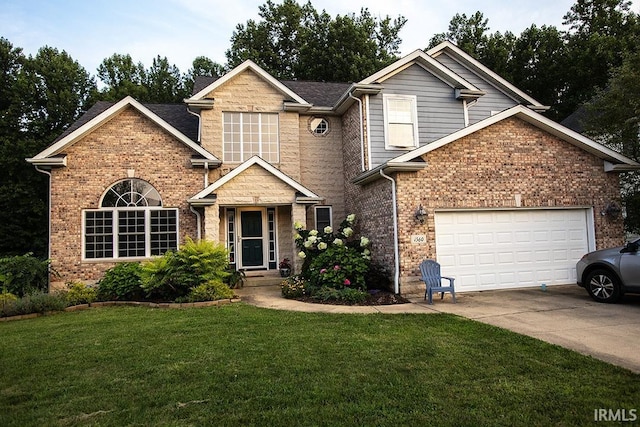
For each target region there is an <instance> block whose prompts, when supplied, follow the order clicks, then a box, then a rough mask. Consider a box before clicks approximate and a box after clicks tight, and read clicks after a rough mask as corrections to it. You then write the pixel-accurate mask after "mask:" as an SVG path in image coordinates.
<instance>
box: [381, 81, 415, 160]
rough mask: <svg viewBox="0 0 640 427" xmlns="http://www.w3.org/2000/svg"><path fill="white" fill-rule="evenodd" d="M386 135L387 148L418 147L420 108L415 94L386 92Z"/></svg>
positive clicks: (384, 97) (384, 96) (384, 99)
mask: <svg viewBox="0 0 640 427" xmlns="http://www.w3.org/2000/svg"><path fill="white" fill-rule="evenodd" d="M382 99H383V101H384V137H385V147H386V148H387V149H391V150H393V149H413V148H416V147H418V108H417V99H416V96H415V95H390V94H384V95H383V97H382Z"/></svg>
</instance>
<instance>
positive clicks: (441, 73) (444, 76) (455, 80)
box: [358, 49, 481, 92]
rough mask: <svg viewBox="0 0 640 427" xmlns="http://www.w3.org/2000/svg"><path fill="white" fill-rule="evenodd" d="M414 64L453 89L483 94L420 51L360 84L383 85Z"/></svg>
mask: <svg viewBox="0 0 640 427" xmlns="http://www.w3.org/2000/svg"><path fill="white" fill-rule="evenodd" d="M412 64H418V65H420V66H421V67H423V68H424V69H426V70H428V71H430V72H431V73H432V74H434V75H436V76H438V77H439V78H440V79H441V80H443V81H445V82H447V83H448V84H449V85H450V86H452V87H461V88H465V89H468V90H471V91H478V92H481V91H480V89H478V88H477V87H475V86H474V85H473V84H471V83H470V82H468V81H467V80H465V79H463V78H462V77H461V76H459V75H457V74H456V73H454V72H453V71H451V70H450V69H449V68H447V67H445V66H444V65H442V64H441V63H440V62H438V61H436V60H435V59H433V58H432V57H431V56H429V55H427V54H426V53H425V52H424V51H422V50H420V49H417V50H414V51H413V52H411V53H410V54H408V55H406V56H405V57H403V58H401V59H399V60H397V61H396V62H394V63H393V64H391V65H389V66H387V67H385V68H383V69H382V70H380V71H378V72H377V73H375V74H372V75H371V76H369V77H367V78H365V79H364V80H362V81H360V82H359V83H358V84H371V83H382V82H383V81H385V80H386V79H388V78H390V77H392V76H394V75H395V74H397V73H398V72H400V71H402V70H404V69H406V68H407V67H408V66H410V65H412Z"/></svg>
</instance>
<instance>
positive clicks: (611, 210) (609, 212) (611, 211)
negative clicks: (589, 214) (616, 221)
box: [600, 202, 622, 217]
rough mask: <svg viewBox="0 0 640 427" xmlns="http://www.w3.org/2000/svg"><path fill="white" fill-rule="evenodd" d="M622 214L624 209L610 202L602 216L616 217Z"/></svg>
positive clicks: (601, 213)
mask: <svg viewBox="0 0 640 427" xmlns="http://www.w3.org/2000/svg"><path fill="white" fill-rule="evenodd" d="M620 212H622V209H621V208H620V206H618V204H617V203H616V202H609V204H607V206H606V207H605V208H604V209H603V210H602V212H600V215H602V216H605V215H606V216H609V217H616V216H618V215H619V214H620Z"/></svg>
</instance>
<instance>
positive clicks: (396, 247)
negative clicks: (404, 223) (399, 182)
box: [380, 169, 400, 295]
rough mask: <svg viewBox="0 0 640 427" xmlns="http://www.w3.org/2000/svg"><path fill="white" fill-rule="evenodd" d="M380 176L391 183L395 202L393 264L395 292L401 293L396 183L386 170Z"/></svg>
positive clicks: (381, 171) (382, 170) (381, 170)
mask: <svg viewBox="0 0 640 427" xmlns="http://www.w3.org/2000/svg"><path fill="white" fill-rule="evenodd" d="M380 176H382V177H383V178H386V179H388V180H389V181H391V193H392V197H391V199H392V201H393V264H394V269H395V274H394V277H393V291H394V293H395V294H396V295H397V294H399V293H400V248H399V245H398V207H397V204H396V181H395V180H394V179H393V178H391V177H390V176H389V175H385V173H384V169H380Z"/></svg>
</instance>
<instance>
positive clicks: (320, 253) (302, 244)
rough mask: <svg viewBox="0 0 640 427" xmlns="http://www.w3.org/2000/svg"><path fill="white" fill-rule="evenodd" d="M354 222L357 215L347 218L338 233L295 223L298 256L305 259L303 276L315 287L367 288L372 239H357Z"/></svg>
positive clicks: (327, 228) (331, 229)
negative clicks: (308, 228) (312, 228)
mask: <svg viewBox="0 0 640 427" xmlns="http://www.w3.org/2000/svg"><path fill="white" fill-rule="evenodd" d="M355 220H356V217H355V215H353V214H351V215H348V216H347V218H346V219H345V220H344V221H342V223H341V224H340V227H339V228H338V231H337V232H334V230H333V228H332V227H325V228H324V229H323V230H305V229H304V227H303V226H302V224H300V223H299V222H296V223H295V224H294V228H295V230H296V234H295V236H294V240H295V242H296V246H297V247H298V249H299V252H298V256H299V257H300V258H302V259H303V260H304V263H303V265H302V273H301V274H302V276H303V277H304V278H305V279H306V280H308V282H309V283H308V285H309V286H311V287H312V288H316V289H319V288H322V287H323V286H327V287H331V288H335V289H343V288H355V289H360V290H364V289H366V286H367V283H366V280H365V275H366V273H367V271H368V269H369V264H370V262H371V252H370V251H369V249H368V246H369V239H368V238H366V237H360V238H357V237H356V236H355V231H354V227H355Z"/></svg>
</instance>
